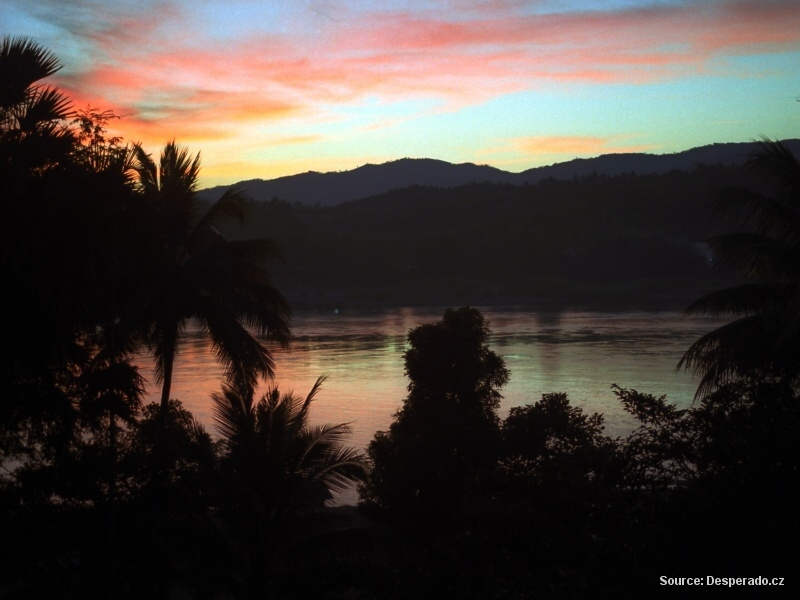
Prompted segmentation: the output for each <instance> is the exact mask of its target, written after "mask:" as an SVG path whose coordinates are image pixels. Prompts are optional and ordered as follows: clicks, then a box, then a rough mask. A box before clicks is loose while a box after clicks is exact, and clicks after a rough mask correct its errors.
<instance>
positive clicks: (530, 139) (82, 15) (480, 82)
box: [0, 0, 800, 178]
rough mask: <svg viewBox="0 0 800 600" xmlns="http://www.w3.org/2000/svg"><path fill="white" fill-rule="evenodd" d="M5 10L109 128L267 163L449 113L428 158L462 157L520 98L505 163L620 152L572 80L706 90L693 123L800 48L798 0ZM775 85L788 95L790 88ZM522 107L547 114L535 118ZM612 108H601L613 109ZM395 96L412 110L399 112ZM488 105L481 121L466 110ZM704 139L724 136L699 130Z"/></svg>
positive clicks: (666, 129) (161, 0)
mask: <svg viewBox="0 0 800 600" xmlns="http://www.w3.org/2000/svg"><path fill="white" fill-rule="evenodd" d="M0 8H2V9H3V11H4V14H7V15H9V18H8V20H7V22H6V23H4V24H3V26H2V32H3V33H4V34H18V35H27V36H29V37H32V38H34V39H37V40H38V41H40V42H41V43H43V44H44V45H45V46H47V47H50V48H52V49H53V50H54V51H55V52H56V53H57V54H59V56H60V57H61V58H62V61H63V62H64V63H65V69H64V71H63V72H62V73H61V74H59V76H58V77H56V78H55V82H56V83H57V84H59V85H61V86H63V87H64V88H65V89H66V90H67V91H68V92H69V93H70V95H71V96H72V97H73V98H74V99H75V101H76V103H77V104H79V105H86V104H91V105H94V106H99V107H102V108H111V109H113V110H114V111H115V112H117V114H120V115H125V119H123V120H122V121H121V122H120V123H119V127H120V131H121V133H122V134H123V135H124V136H125V137H126V138H128V139H134V140H141V141H143V142H145V143H148V144H154V145H155V144H160V143H163V142H164V141H166V140H167V139H172V138H173V137H175V138H178V139H179V140H186V141H187V142H189V141H191V143H192V144H199V145H201V146H202V147H206V146H208V147H210V148H211V147H213V146H214V145H220V146H219V148H220V149H221V148H223V147H224V148H226V149H227V150H228V151H235V150H232V149H231V147H230V145H228V142H229V141H230V140H232V139H240V140H241V144H240V145H241V146H242V147H243V151H245V152H252V148H254V147H255V145H256V144H258V143H259V142H258V141H257V140H258V139H259V137H260V139H262V140H264V141H263V144H264V146H265V147H267V148H271V149H272V151H273V154H270V153H269V152H268V151H267V152H265V153H263V155H262V158H261V160H263V161H265V162H266V161H270V160H277V161H279V162H283V163H284V164H288V163H291V164H297V161H298V160H299V161H301V162H302V160H301V159H300V158H297V157H295V156H294V154H292V159H291V160H290V161H288V162H287V160H286V158H285V157H283V156H279V155H278V154H276V152H277V151H278V148H279V146H276V145H275V144H271V143H269V142H268V141H267V140H268V139H270V138H271V139H274V140H284V144H285V145H286V152H288V153H290V154H291V153H293V152H294V151H295V150H296V149H291V150H290V147H291V146H292V145H293V144H292V142H291V141H290V140H292V139H297V140H309V141H308V142H303V143H302V144H300V145H302V146H304V147H305V151H306V153H307V158H306V159H305V160H306V161H307V163H308V164H309V165H313V162H314V160H315V159H318V160H323V159H324V160H326V161H328V160H330V157H331V156H332V154H334V151H333V149H332V148H331V147H328V146H327V144H334V143H339V144H341V140H342V139H343V138H347V139H348V140H349V145H348V152H349V153H350V154H349V155H348V156H342V162H343V163H345V162H347V161H348V160H351V157H352V156H354V154H352V153H353V152H354V151H355V150H354V148H355V147H356V146H357V144H355V142H354V141H353V139H352V137H351V135H352V132H354V131H356V132H361V134H362V135H363V144H364V149H363V150H361V151H357V152H356V153H357V154H358V155H366V156H369V155H370V153H371V152H372V153H377V152H376V150H374V144H375V143H376V140H378V139H379V138H377V137H375V136H379V135H380V136H387V135H394V136H395V137H396V139H395V140H394V141H393V143H392V147H396V146H397V145H399V144H401V142H402V140H403V139H406V140H407V143H408V145H409V146H411V147H415V148H416V147H420V146H422V145H423V140H424V139H426V140H427V139H429V138H424V136H423V135H422V133H421V131H422V130H421V129H418V128H419V127H422V125H421V123H422V122H423V121H425V122H427V123H429V119H442V120H443V121H442V122H445V121H444V120H446V122H447V123H448V124H449V125H448V126H455V129H454V131H456V130H457V131H458V135H460V136H464V135H465V133H464V132H465V131H468V127H467V125H466V123H464V124H463V125H458V120H459V118H461V119H467V118H469V119H470V124H471V125H472V126H473V127H474V134H473V135H474V140H472V142H471V141H470V140H469V139H462V141H461V142H460V143H459V144H457V147H458V148H459V150H458V153H460V155H459V156H450V155H442V156H436V158H444V159H451V160H456V161H459V160H461V161H463V160H472V157H470V156H465V154H466V153H467V152H468V148H470V147H472V148H473V153H474V154H475V153H478V152H481V150H480V149H481V148H486V147H487V146H490V145H491V144H492V143H493V142H491V140H492V139H496V138H497V137H498V135H497V132H492V131H490V130H489V129H488V128H489V127H496V125H495V124H496V123H497V121H498V119H500V120H501V119H502V118H503V117H504V115H498V114H493V113H491V108H490V107H491V106H493V105H494V103H495V102H496V101H497V100H498V99H501V98H513V99H514V101H515V102H517V103H518V104H517V105H516V106H515V108H514V111H513V114H507V115H505V118H506V119H508V120H512V121H518V124H517V127H516V129H517V130H518V132H519V135H518V136H516V139H517V140H518V141H517V142H515V143H513V144H510V145H509V147H508V148H506V149H505V150H504V152H506V153H509V152H511V153H513V152H517V153H518V154H516V155H513V156H512V155H510V154H507V155H504V157H503V158H502V160H504V161H505V162H506V163H509V162H514V161H518V160H523V159H525V158H526V157H528V158H529V157H531V156H534V155H537V154H538V151H537V150H535V149H536V148H539V147H540V145H541V144H545V145H547V146H548V147H549V148H550V151H549V152H550V153H551V154H552V153H553V152H557V153H563V154H565V155H569V154H570V153H577V154H586V153H599V152H605V151H614V148H615V147H617V146H615V144H616V143H617V142H618V141H619V140H620V139H624V136H626V135H627V136H630V135H631V134H632V133H636V132H640V131H641V130H642V128H641V127H640V126H638V124H637V127H636V129H635V130H631V129H630V125H626V123H625V121H626V119H620V118H619V116H618V115H616V114H615V123H616V126H617V127H620V128H621V129H620V130H619V131H617V132H614V133H613V135H610V134H609V132H607V131H605V129H604V127H605V126H604V122H607V121H608V118H609V117H608V116H607V115H608V113H606V115H604V114H598V115H597V119H596V123H594V124H593V125H592V126H591V127H589V128H588V129H587V128H586V126H585V125H583V124H582V125H581V126H582V127H584V130H583V131H581V132H580V133H579V134H577V135H576V134H575V127H576V124H575V122H574V117H571V116H570V113H569V111H568V110H566V109H565V108H563V107H564V106H567V105H569V103H570V98H572V97H574V96H575V94H577V93H582V92H581V90H589V89H592V88H596V89H599V88H602V89H603V90H605V91H606V93H607V94H613V95H614V96H615V97H616V98H618V103H620V104H625V103H629V102H630V103H631V104H632V105H634V104H635V106H636V108H635V110H636V111H639V114H640V115H641V114H643V112H642V110H643V109H642V108H641V106H642V104H641V98H642V97H643V96H642V95H643V94H649V93H650V91H649V90H651V89H654V88H655V87H660V88H662V89H663V90H664V91H665V92H666V93H668V94H671V95H673V96H674V97H681V96H682V95H683V94H684V91H685V90H687V89H693V88H697V89H698V90H699V93H701V94H703V96H704V98H703V99H702V101H701V99H700V98H698V101H697V103H693V102H690V103H687V105H686V112H687V115H695V116H693V117H691V118H692V119H695V120H696V119H700V118H701V117H700V116H699V115H701V114H705V113H703V112H702V111H705V110H707V107H706V105H707V103H708V102H709V100H708V98H709V97H710V96H713V95H714V91H715V90H718V89H721V88H722V87H726V88H727V87H729V86H730V87H733V86H734V83H733V82H734V81H736V80H742V79H747V80H751V81H753V80H763V81H765V82H769V84H770V85H772V86H775V87H777V86H780V85H785V86H788V82H790V81H793V79H792V78H793V77H794V81H796V73H797V72H796V69H791V68H788V67H787V64H789V63H790V62H791V61H787V60H785V57H787V56H800V4H798V3H797V2H796V1H794V0H792V1H786V0H774V1H773V0H758V1H757V0H738V1H728V0H716V1H707V2H688V1H673V2H668V1H656V0H653V1H652V2H631V1H625V0H618V1H614V2H589V1H585V2H555V1H554V2H549V1H547V0H539V1H531V2H523V1H514V0H486V1H469V2H468V1H452V2H443V1H433V0H431V1H428V2H412V1H410V0H407V1H387V2H371V1H356V2H344V1H333V0H329V1H324V2H317V1H313V0H307V1H303V2H301V1H291V2H290V1H277V0H276V1H273V2H266V3H265V2H256V1H253V0H239V1H231V2H221V1H220V2H199V3H198V2H193V3H190V2H188V0H171V1H168V0H143V1H142V2H139V3H136V4H133V3H128V2H119V1H117V2H114V1H110V0H107V1H104V2H100V1H96V0H79V1H66V2H62V1H59V2H55V1H54V0H43V1H40V2H37V3H30V2H26V1H25V0H0ZM743 61H746V69H745V70H743ZM764 93H765V94H766V93H767V92H766V91H765V92H764ZM769 93H772V92H769ZM786 93H794V94H796V93H797V89H796V84H795V88H794V89H790V90H787V92H786ZM559 94H562V95H563V100H562V101H561V102H559V100H558V95H559ZM545 96H546V97H547V98H548V99H547V104H544V102H545V101H544V100H542V98H543V97H545ZM634 100H635V101H634ZM681 101H682V100H681ZM730 101H731V102H733V100H732V99H731V100H730ZM762 101H763V102H767V101H768V98H767V97H766V96H764V98H763V99H762ZM655 102H659V103H661V102H664V100H663V99H657V100H656V101H655ZM737 102H741V106H738V105H737V111H738V112H737V113H736V114H726V115H725V121H726V122H727V123H734V122H740V123H741V128H742V131H743V132H744V130H745V129H746V128H747V127H748V126H749V125H750V121H749V120H748V119H747V118H744V116H743V115H744V113H745V111H747V110H748V107H747V106H745V104H744V102H743V100H742V99H737ZM526 103H537V106H538V107H539V111H540V112H541V111H542V110H544V111H545V112H547V114H548V115H549V118H548V128H547V130H546V131H544V132H543V131H541V125H542V123H541V122H540V121H538V120H536V118H535V112H534V113H530V111H528V110H527V108H528V107H527V104H526ZM612 104H613V103H608V104H607V106H609V108H608V109H607V110H615V109H613V107H612V106H611V105H612ZM367 105H368V106H369V108H365V109H364V110H363V111H361V109H362V107H364V106H367ZM399 106H402V107H409V106H413V107H415V110H416V111H417V112H415V113H413V114H410V113H403V112H402V111H398V110H396V109H395V108H393V107H399ZM483 110H485V111H486V112H485V117H483V118H481V117H478V118H476V117H475V115H478V114H481V111H483ZM632 110H634V109H632ZM776 110H778V109H776ZM359 111H361V114H359ZM381 111H384V114H382V113H381ZM398 112H400V113H401V114H398ZM529 113H530V114H529ZM467 114H469V115H470V117H466V116H465V115H467ZM522 115H525V116H524V117H523V116H522ZM635 117H636V115H634V114H632V115H631V118H632V119H634V120H635ZM604 119H605V121H604ZM774 119H777V116H775V117H773V120H774ZM490 124H491V125H490ZM675 126H676V124H675V123H671V122H668V121H665V122H660V118H659V117H658V116H657V115H656V116H655V117H654V119H653V120H652V131H648V132H646V135H647V136H650V139H648V140H645V141H644V142H643V143H642V144H640V145H636V146H632V147H636V148H653V147H667V148H668V147H670V146H674V145H675V143H676V141H675V140H676V135H675V133H674V132H673V131H671V130H670V127H675ZM795 126H796V122H795ZM287 128H293V129H294V131H293V132H289V131H287ZM536 128H539V130H538V131H537V130H536ZM428 129H429V130H430V127H429V128H428ZM713 131H714V130H713V129H709V132H713ZM758 133H760V131H754V132H753V131H751V132H747V134H746V135H747V136H749V137H752V136H754V135H757V134H758ZM797 134H798V135H800V132H797ZM641 135H645V134H641ZM708 135H712V133H709V134H708ZM726 135H728V136H730V135H731V133H730V130H726ZM614 136H621V137H614ZM500 137H504V138H506V139H508V138H510V137H511V136H507V135H501V136H500ZM677 137H680V136H677ZM683 137H684V139H686V140H687V143H689V139H691V138H690V136H688V135H684V136H683ZM743 137H744V136H743ZM744 139H747V137H744ZM226 140H227V141H226ZM380 140H381V141H383V142H385V140H386V138H385V137H383V138H380ZM614 140H617V142H614ZM713 141H723V140H715V139H708V140H707V142H708V143H710V142H713ZM371 144H372V145H373V146H372V148H373V150H370V147H371V146H370V145H371ZM295 145H297V144H295ZM433 146H434V147H432V148H431V151H432V152H433V151H436V150H437V149H438V150H440V151H442V152H445V153H446V152H448V151H452V149H453V148H455V147H456V144H451V145H450V146H449V148H450V149H451V150H448V147H447V146H446V145H445V144H444V142H443V141H441V140H436V143H435V144H433ZM280 147H282V146H280ZM541 147H544V146H541ZM620 147H621V146H620ZM554 148H562V149H563V151H562V150H554ZM675 149H680V148H675ZM220 153H221V150H220ZM411 153H412V152H409V154H411ZM210 154H211V156H216V154H215V153H214V152H211V153H210ZM498 160H500V159H499V158H498ZM227 164H229V165H235V164H250V162H249V161H241V163H240V162H239V161H236V160H229V161H228V163H227ZM525 166H533V165H525ZM207 168H210V166H208V167H207ZM233 168H234V167H231V169H233ZM231 172H232V171H231ZM231 177H233V178H235V175H231Z"/></svg>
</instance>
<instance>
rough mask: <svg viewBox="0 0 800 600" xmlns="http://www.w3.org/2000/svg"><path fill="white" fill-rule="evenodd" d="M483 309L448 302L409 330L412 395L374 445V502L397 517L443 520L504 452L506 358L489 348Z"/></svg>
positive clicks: (367, 490) (368, 490) (370, 490)
mask: <svg viewBox="0 0 800 600" xmlns="http://www.w3.org/2000/svg"><path fill="white" fill-rule="evenodd" d="M489 334H490V330H489V327H488V324H487V323H486V322H485V321H484V319H483V315H481V313H480V312H479V311H478V310H476V309H474V308H469V307H463V308H460V309H457V310H452V309H448V310H447V311H446V312H445V313H444V316H443V318H442V320H441V321H439V322H437V323H429V324H426V325H421V326H419V327H417V328H415V329H413V330H411V331H410V332H409V334H408V342H409V344H410V348H409V349H408V350H407V351H406V353H405V370H406V375H407V376H408V378H409V384H408V397H407V398H406V400H405V402H404V403H403V407H402V408H401V409H400V411H398V413H397V414H396V415H395V419H394V422H393V423H392V425H391V426H390V428H389V431H380V432H378V433H377V434H376V436H375V439H374V440H373V441H372V442H371V443H370V445H369V449H368V452H369V456H370V458H371V460H372V462H373V465H374V468H373V473H372V476H371V478H370V481H369V483H368V485H367V486H366V487H364V488H363V490H362V498H364V499H365V501H366V503H367V504H368V505H371V506H373V507H376V508H378V509H381V510H382V511H384V512H385V513H387V514H388V515H390V516H391V517H393V518H395V519H408V518H414V519H431V518H433V519H442V518H445V519H446V516H445V515H448V514H453V513H457V512H458V511H460V510H461V508H462V507H463V505H464V502H465V501H466V499H467V498H468V497H469V495H470V494H471V493H472V492H474V490H475V489H476V485H477V483H478V481H479V478H480V475H481V473H482V472H483V471H485V470H486V469H491V468H492V466H493V465H494V463H495V461H496V460H497V456H498V453H499V446H500V444H499V441H500V435H499V434H500V431H499V427H498V419H497V415H496V412H495V411H496V410H497V406H498V404H499V401H500V397H501V396H500V392H499V389H500V388H501V387H502V386H503V385H505V383H506V382H507V381H508V376H509V374H508V370H507V369H506V368H505V365H504V363H503V360H502V359H501V358H500V357H499V356H497V354H495V353H494V352H492V351H491V350H490V349H489V347H488V338H489Z"/></svg>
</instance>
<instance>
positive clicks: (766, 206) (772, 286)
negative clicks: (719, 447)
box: [678, 138, 800, 397]
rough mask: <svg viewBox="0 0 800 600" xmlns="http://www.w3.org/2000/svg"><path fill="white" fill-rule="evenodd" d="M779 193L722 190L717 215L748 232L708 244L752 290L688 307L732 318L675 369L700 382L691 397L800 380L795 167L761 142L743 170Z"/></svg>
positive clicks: (784, 151) (799, 221) (774, 146)
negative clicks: (745, 380)
mask: <svg viewBox="0 0 800 600" xmlns="http://www.w3.org/2000/svg"><path fill="white" fill-rule="evenodd" d="M747 164H748V165H749V166H750V167H751V168H753V169H755V170H756V171H757V172H759V173H761V174H763V175H766V176H767V177H768V178H769V179H770V180H771V181H772V182H773V183H774V184H776V185H777V188H778V192H777V194H776V195H765V194H763V193H760V192H756V191H750V190H744V189H728V190H725V191H724V192H723V193H722V194H720V196H719V197H718V199H717V201H716V202H715V209H716V210H717V211H718V212H719V213H720V214H722V215H726V216H732V217H737V218H739V219H740V220H741V221H742V222H743V224H745V225H748V226H749V229H748V230H747V231H743V232H736V233H728V234H724V235H721V236H718V237H716V238H714V239H713V240H711V242H712V246H713V248H714V249H715V250H716V252H717V254H718V256H719V261H720V262H721V263H725V264H730V265H732V266H734V267H735V268H736V269H737V270H738V272H739V273H740V274H741V275H742V276H744V277H745V278H747V279H749V280H750V282H748V283H744V284H741V285H737V286H734V287H730V288H727V289H723V290H719V291H716V292H712V293H710V294H708V295H706V296H703V297H702V298H700V299H698V300H696V301H694V302H693V303H692V304H690V305H689V307H688V308H687V311H686V312H687V314H689V315H693V314H700V315H710V316H714V317H718V316H731V317H736V319H735V320H733V321H731V322H730V323H728V324H726V325H723V326H721V327H718V328H717V329H714V330H713V331H711V332H709V333H707V334H705V335H704V336H702V337H701V338H700V339H698V340H697V341H696V342H694V344H692V345H691V347H690V348H689V349H688V350H687V351H686V353H685V354H684V355H683V357H682V358H681V360H680V362H679V363H678V368H679V369H680V368H684V369H687V370H689V369H690V370H692V371H693V372H694V373H696V374H698V373H699V374H701V380H700V384H699V386H698V389H697V394H696V397H702V396H704V395H705V394H707V393H708V392H710V391H712V390H713V389H715V388H717V387H719V386H721V385H723V384H724V383H726V382H728V381H731V380H733V379H736V378H737V377H740V376H747V375H758V376H768V375H772V376H789V377H795V376H797V375H798V374H800V163H798V161H797V159H796V158H795V157H794V156H793V155H792V153H791V151H790V150H789V149H788V148H787V147H786V146H785V145H784V144H782V143H780V142H778V141H771V140H769V139H768V138H763V139H762V141H761V142H760V143H759V147H758V150H757V151H756V152H755V153H754V154H753V156H752V157H751V159H750V160H749V161H748V163H747Z"/></svg>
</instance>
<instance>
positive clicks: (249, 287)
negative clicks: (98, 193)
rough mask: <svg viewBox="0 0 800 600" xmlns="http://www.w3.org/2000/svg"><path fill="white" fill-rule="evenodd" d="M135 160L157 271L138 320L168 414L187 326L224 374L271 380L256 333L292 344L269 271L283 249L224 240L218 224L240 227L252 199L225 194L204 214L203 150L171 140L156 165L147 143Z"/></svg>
mask: <svg viewBox="0 0 800 600" xmlns="http://www.w3.org/2000/svg"><path fill="white" fill-rule="evenodd" d="M134 153H135V160H134V163H133V164H134V171H135V173H136V179H137V188H138V190H139V191H140V193H141V195H142V197H143V198H144V200H145V203H146V204H147V205H148V207H149V208H150V210H151V223H152V227H153V229H154V243H153V245H152V246H151V248H150V250H149V252H151V254H152V255H151V256H150V257H147V258H146V260H148V261H151V264H152V268H151V269H150V278H149V281H148V282H147V284H146V285H145V286H144V289H143V290H142V293H141V298H140V302H139V303H138V306H139V307H140V309H139V311H140V312H139V314H138V315H137V317H136V320H137V322H138V323H139V324H140V326H141V327H142V329H143V331H144V340H145V342H146V345H147V346H148V347H149V348H150V351H151V352H152V353H153V357H154V360H155V372H156V379H157V381H158V382H159V383H161V384H162V389H161V407H162V409H164V408H165V407H166V406H167V404H168V402H169V397H170V391H171V384H172V373H173V367H174V362H175V355H176V352H177V349H178V343H179V340H180V336H181V332H182V331H183V330H184V328H185V326H186V323H187V321H189V320H194V321H195V322H196V323H198V324H199V325H200V327H201V328H202V329H203V330H204V332H205V333H206V334H207V335H208V338H209V340H210V342H211V347H212V349H213V351H214V353H215V354H216V357H217V359H218V360H219V361H220V362H221V363H222V364H223V366H224V367H225V371H226V376H227V377H233V378H238V379H241V380H243V381H246V382H249V383H250V384H253V385H254V384H255V382H256V381H257V379H258V378H259V377H272V375H273V374H274V363H273V359H272V352H271V351H270V349H269V348H268V347H267V346H265V345H264V344H263V343H262V342H261V341H260V340H259V339H257V337H256V335H255V334H257V335H259V336H261V337H262V338H263V339H265V340H266V341H267V342H270V343H274V344H278V345H280V346H286V345H287V344H288V343H289V339H290V329H289V307H288V304H287V303H286V300H285V299H284V298H283V296H282V295H281V294H280V293H279V292H278V291H277V290H276V289H275V288H274V287H273V285H272V283H271V282H270V280H269V278H268V276H267V272H266V268H265V262H266V260H267V259H268V258H272V257H276V256H279V251H278V248H277V246H276V245H275V243H274V242H272V241H270V240H267V239H254V240H243V241H228V240H226V239H225V238H224V236H223V235H222V234H221V233H220V232H219V230H218V229H217V225H218V224H219V223H220V222H222V221H224V220H225V219H229V218H236V219H238V220H239V221H240V222H241V221H243V219H244V215H245V207H246V201H245V197H244V195H243V194H242V193H241V192H240V191H237V190H229V191H227V192H225V193H224V194H223V195H222V197H221V198H220V199H219V200H217V202H215V203H214V204H213V205H212V206H211V207H210V208H209V209H208V211H207V212H206V213H205V214H203V215H199V207H198V201H197V196H196V191H197V178H198V174H199V171H200V155H199V153H198V154H197V155H196V156H194V157H193V158H192V157H190V156H189V153H188V150H187V149H185V148H183V147H180V146H178V145H176V144H175V142H174V141H173V142H170V143H169V144H167V146H166V147H165V148H164V150H163V152H162V153H161V159H160V165H159V166H158V167H157V166H156V164H155V162H154V161H153V160H152V158H151V157H150V155H148V154H146V153H145V152H144V150H143V149H142V148H141V146H136V147H135V148H134ZM250 330H255V334H254V333H251V331H250Z"/></svg>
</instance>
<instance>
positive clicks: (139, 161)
mask: <svg viewBox="0 0 800 600" xmlns="http://www.w3.org/2000/svg"><path fill="white" fill-rule="evenodd" d="M132 152H133V160H132V163H131V164H132V169H133V171H134V172H135V173H136V176H137V177H136V184H137V187H138V189H139V190H140V191H141V192H142V193H143V194H145V195H148V196H153V195H155V194H157V193H158V168H157V167H156V163H155V162H154V161H153V158H152V157H151V156H150V155H149V154H147V152H145V151H144V148H142V146H141V144H134V145H133V148H132Z"/></svg>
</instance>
